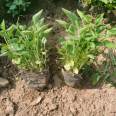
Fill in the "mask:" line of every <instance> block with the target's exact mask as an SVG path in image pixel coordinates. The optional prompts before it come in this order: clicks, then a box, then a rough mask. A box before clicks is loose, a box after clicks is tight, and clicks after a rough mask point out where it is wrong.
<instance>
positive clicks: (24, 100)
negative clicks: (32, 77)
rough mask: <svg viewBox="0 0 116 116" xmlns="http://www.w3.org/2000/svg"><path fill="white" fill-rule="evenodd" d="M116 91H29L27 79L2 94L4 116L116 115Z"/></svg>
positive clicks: (0, 114) (0, 109)
mask: <svg viewBox="0 0 116 116" xmlns="http://www.w3.org/2000/svg"><path fill="white" fill-rule="evenodd" d="M115 107H116V89H114V88H113V87H110V86H108V85H107V86H103V87H102V88H101V89H82V90H79V89H74V88H71V87H67V86H64V87H61V88H52V89H49V90H46V91H44V92H39V91H36V90H33V89H29V88H28V87H27V86H26V84H25V81H24V80H21V79H20V80H18V81H17V82H16V87H15V88H12V89H9V90H8V89H7V90H5V91H3V92H2V93H1V94H0V116H116V108H115Z"/></svg>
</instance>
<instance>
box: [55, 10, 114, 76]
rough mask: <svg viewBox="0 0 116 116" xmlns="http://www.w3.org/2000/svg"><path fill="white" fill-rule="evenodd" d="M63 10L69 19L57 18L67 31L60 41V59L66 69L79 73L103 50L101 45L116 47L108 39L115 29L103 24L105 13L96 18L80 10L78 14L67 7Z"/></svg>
mask: <svg viewBox="0 0 116 116" xmlns="http://www.w3.org/2000/svg"><path fill="white" fill-rule="evenodd" d="M63 12H64V13H65V15H66V16H67V18H68V19H67V21H64V20H57V22H58V23H59V24H60V25H62V26H63V27H64V29H65V32H66V33H67V35H66V36H65V37H62V39H61V40H60V42H59V43H60V47H59V53H60V55H61V58H60V59H61V61H62V64H63V67H64V68H65V70H67V71H71V72H73V73H75V74H78V73H80V71H81V70H82V69H83V68H84V67H85V66H86V65H90V64H92V63H93V62H94V60H95V58H96V56H97V55H98V54H100V53H101V52H102V51H100V49H99V47H100V46H106V47H116V46H115V45H113V43H111V42H109V41H108V40H107V39H106V38H107V37H109V36H110V35H111V33H112V32H113V30H114V29H111V27H110V26H109V25H108V24H107V25H106V24H103V14H101V15H99V16H97V17H96V18H94V17H92V16H91V15H85V14H84V13H83V12H81V11H79V10H77V13H78V16H77V15H76V14H75V13H73V12H70V11H68V10H66V9H63Z"/></svg>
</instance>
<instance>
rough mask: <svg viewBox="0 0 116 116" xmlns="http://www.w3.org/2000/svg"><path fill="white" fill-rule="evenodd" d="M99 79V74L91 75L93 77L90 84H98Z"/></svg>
mask: <svg viewBox="0 0 116 116" xmlns="http://www.w3.org/2000/svg"><path fill="white" fill-rule="evenodd" d="M100 78H101V76H100V74H99V73H95V74H93V76H92V84H93V85H96V84H97V83H98V82H99V80H100Z"/></svg>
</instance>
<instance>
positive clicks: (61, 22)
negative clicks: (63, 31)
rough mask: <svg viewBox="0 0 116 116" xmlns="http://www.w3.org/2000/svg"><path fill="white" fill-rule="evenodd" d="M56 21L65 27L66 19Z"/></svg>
mask: <svg viewBox="0 0 116 116" xmlns="http://www.w3.org/2000/svg"><path fill="white" fill-rule="evenodd" d="M56 22H58V23H59V24H60V25H61V26H62V27H64V28H66V26H67V24H68V23H67V22H66V21H63V20H56Z"/></svg>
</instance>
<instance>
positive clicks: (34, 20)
mask: <svg viewBox="0 0 116 116" xmlns="http://www.w3.org/2000/svg"><path fill="white" fill-rule="evenodd" d="M42 12H43V10H40V11H39V12H38V13H36V14H35V15H34V16H33V17H32V21H33V23H34V24H37V23H38V22H39V20H40V18H41V15H42Z"/></svg>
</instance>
